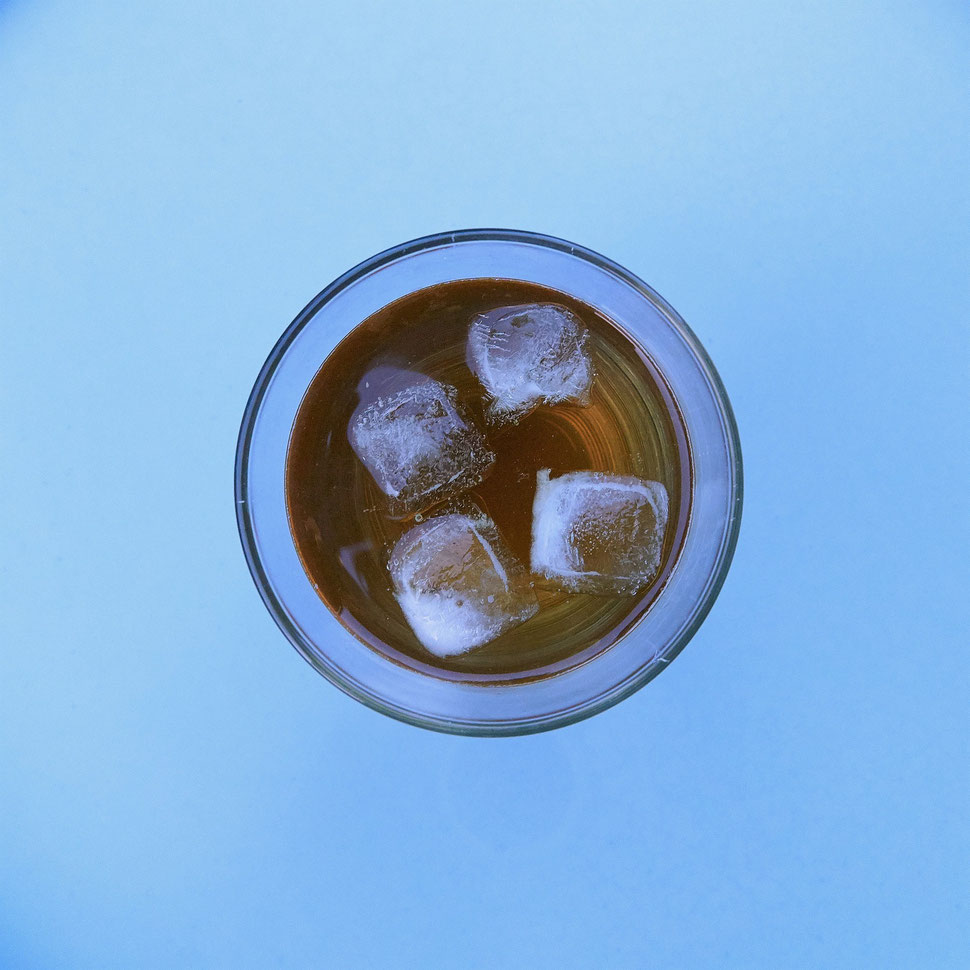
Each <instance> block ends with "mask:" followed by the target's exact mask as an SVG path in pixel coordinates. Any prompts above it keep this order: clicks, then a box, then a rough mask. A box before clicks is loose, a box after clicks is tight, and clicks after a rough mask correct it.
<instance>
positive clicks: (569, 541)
mask: <svg viewBox="0 0 970 970" xmlns="http://www.w3.org/2000/svg"><path fill="white" fill-rule="evenodd" d="M536 479H537V487H536V496H535V501H534V503H533V506H532V571H533V572H534V573H537V574H538V575H540V576H543V577H545V578H546V579H547V580H549V581H550V582H551V583H552V584H553V585H555V586H557V587H558V588H559V589H563V590H568V591H570V592H575V593H602V594H611V593H612V594H622V593H634V592H636V591H637V590H638V589H640V588H641V587H643V586H646V585H647V583H649V582H650V580H651V579H653V577H654V576H655V575H656V573H657V570H658V569H659V568H660V553H661V550H662V548H663V538H664V529H665V528H666V526H667V490H666V489H665V488H664V487H663V485H661V484H660V482H648V481H644V480H643V479H640V478H633V477H632V476H629V475H607V474H604V473H602V472H569V473H568V474H566V475H560V476H559V478H554V479H551V480H550V478H549V469H543V470H542V471H540V472H539V474H538V475H537V476H536Z"/></svg>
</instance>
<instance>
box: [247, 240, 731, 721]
mask: <svg viewBox="0 0 970 970" xmlns="http://www.w3.org/2000/svg"><path fill="white" fill-rule="evenodd" d="M470 242H500V243H501V242H508V243H518V244H527V245H533V246H539V247H542V248H544V249H551V250H554V251H558V252H561V253H563V254H565V255H567V256H572V257H575V258H578V259H582V260H585V261H586V262H588V263H591V264H592V265H593V266H595V267H597V268H599V269H601V270H603V271H605V272H607V273H608V274H610V275H612V276H614V277H616V278H618V279H619V280H620V281H622V282H624V283H626V284H627V285H628V286H630V287H632V288H633V289H634V290H636V291H638V292H639V293H640V295H641V296H643V297H644V298H646V300H647V301H648V302H650V303H652V304H653V305H654V306H655V307H656V308H657V310H659V311H660V313H661V314H662V315H663V316H665V317H666V318H667V319H668V321H669V322H670V323H671V324H672V325H673V327H674V328H675V329H676V330H677V331H678V334H679V336H680V337H681V339H682V340H683V341H684V342H685V344H686V345H687V347H688V348H689V350H690V352H691V354H692V356H693V357H694V358H695V362H696V364H697V365H698V366H699V368H700V370H701V371H702V372H703V375H704V377H705V379H706V381H707V383H708V384H709V387H710V390H711V393H712V397H713V398H714V400H715V402H716V407H717V410H718V412H719V414H720V417H721V418H722V422H723V428H724V432H725V438H726V444H727V449H726V455H727V459H728V466H729V468H728V475H729V485H730V491H729V494H730V497H731V503H730V507H729V510H728V521H727V525H726V529H725V531H724V534H723V535H722V538H721V542H720V545H719V548H718V551H717V554H716V556H715V557H714V559H713V562H712V565H711V571H710V578H709V581H708V583H707V585H706V588H705V589H704V592H703V594H702V596H701V598H700V599H699V601H698V603H697V606H696V607H695V609H694V611H693V614H692V616H691V620H690V622H689V623H688V624H687V625H686V626H685V627H684V628H683V629H682V630H681V632H680V634H679V635H678V636H677V638H676V640H675V641H672V642H671V643H670V644H668V645H667V647H666V648H665V649H664V651H663V657H662V660H663V662H662V663H653V662H648V663H645V664H644V665H643V666H642V667H641V668H640V669H639V670H636V671H634V672H633V673H632V674H631V675H630V676H629V677H628V678H626V679H625V680H623V681H621V682H619V683H617V684H616V685H614V687H613V688H612V689H610V690H606V691H604V692H603V693H601V694H599V695H597V696H595V697H593V698H591V699H587V700H584V701H581V702H579V703H577V704H575V705H573V706H572V707H567V708H564V709H560V710H556V711H553V712H549V713H547V714H542V715H530V716H527V717H522V718H510V719H507V720H502V721H495V722H491V721H467V722H463V721H453V720H442V719H436V718H434V717H429V716H427V715H423V714H421V713H418V712H415V711H411V710H408V709H407V708H406V707H403V706H399V705H396V704H394V703H391V702H389V701H388V699H387V698H385V697H383V696H381V695H379V694H376V693H371V692H369V691H368V690H367V689H365V688H364V687H363V685H361V684H359V683H357V682H356V681H354V680H352V679H350V678H348V677H346V676H343V675H342V673H341V671H339V669H335V668H334V667H333V666H325V665H323V664H321V663H319V662H318V660H317V658H316V657H314V656H312V655H310V654H309V653H308V652H307V650H306V649H304V647H303V646H302V634H301V632H300V631H299V629H298V628H297V626H296V625H295V624H294V622H293V621H292V620H291V619H290V617H289V616H288V615H287V611H286V609H285V608H284V606H283V603H282V602H281V601H280V598H279V596H278V595H277V593H276V591H275V589H274V588H273V585H272V583H271V582H270V578H269V576H268V575H267V573H266V570H265V569H264V567H263V563H262V561H261V557H260V554H259V550H258V546H257V541H256V534H255V528H254V523H253V519H252V513H251V510H250V502H249V459H250V452H251V447H252V442H253V435H254V431H255V427H256V418H257V415H258V413H259V409H260V406H261V404H262V402H263V399H264V397H265V395H266V393H267V390H268V388H269V385H270V383H271V380H272V378H273V375H274V373H275V372H276V370H277V368H278V366H279V364H280V362H281V361H282V359H283V357H284V356H285V354H286V352H287V350H288V349H289V347H290V345H291V344H292V343H293V342H294V340H295V339H296V337H297V336H298V335H299V334H300V333H301V331H302V330H303V329H304V327H305V326H306V325H307V324H308V323H309V322H310V321H311V320H312V319H313V317H314V316H315V315H316V313H317V312H318V311H319V310H320V309H321V308H322V307H323V306H325V305H326V304H327V303H329V302H330V301H331V300H333V299H334V298H335V297H336V296H337V295H338V294H339V293H341V292H342V291H344V290H346V289H347V288H349V287H350V286H352V285H353V284H354V283H356V282H357V281H358V280H360V279H362V278H363V277H365V276H368V275H369V274H371V273H373V272H374V271H375V270H378V269H380V268H381V267H383V266H386V265H388V264H390V263H393V262H396V261H397V260H400V259H402V258H403V257H407V256H413V255H415V254H418V253H421V252H423V251H427V250H433V249H436V248H440V247H442V246H447V245H457V244H461V243H470ZM321 363H322V362H321ZM661 369H662V368H661ZM234 490H235V506H236V524H237V528H238V531H239V538H240V542H241V545H242V548H243V554H244V556H245V558H246V562H247V565H248V567H249V571H250V574H251V576H252V579H253V582H254V584H255V586H256V588H257V590H258V592H259V594H260V597H261V598H262V600H263V603H264V605H265V606H266V608H267V610H268V611H269V613H270V615H271V616H272V617H273V620H274V622H275V623H276V625H277V626H278V627H279V629H280V630H281V632H282V633H283V634H284V635H285V636H286V638H287V639H288V640H289V641H290V643H291V644H292V645H293V646H294V648H295V649H296V650H297V651H298V652H299V653H300V655H301V656H302V657H303V658H304V659H305V660H306V661H307V662H308V663H309V664H310V665H311V666H312V667H313V668H314V669H315V670H316V671H317V672H318V673H321V674H323V676H325V677H326V678H327V679H328V680H329V681H330V682H331V683H333V684H334V685H335V686H336V687H338V688H339V689H340V690H342V691H343V692H344V693H346V694H348V695H349V696H351V697H353V698H354V699H355V700H358V701H360V702H361V703H363V704H365V705H367V706H368V707H370V708H372V709H374V710H377V711H379V712H380V713H382V714H386V715H388V716H390V717H393V718H395V719H397V720H400V721H403V722H405V723H409V724H412V725H415V726H418V727H424V728H428V729H431V730H435V731H440V732H443V733H449V734H461V735H477V736H509V735H523V734H532V733H537V732H540V731H547V730H551V729H553V728H557V727H563V726H566V725H568V724H572V723H575V722H577V721H580V720H583V719H585V718H587V717H591V716H593V715H594V714H598V713H600V712H601V711H603V710H606V709H607V708H609V707H612V706H613V705H614V704H617V703H619V702H620V701H621V700H624V699H625V698H627V697H629V696H630V695H631V694H633V693H635V692H636V691H637V690H639V689H640V688H641V687H643V686H644V685H646V684H647V683H649V682H650V681H651V680H652V679H653V678H654V677H655V676H656V675H657V674H658V673H659V672H660V671H661V670H662V669H664V668H665V667H666V666H668V665H669V663H670V661H672V660H673V659H674V658H675V657H676V656H677V655H678V654H679V653H680V652H681V650H683V648H684V647H685V646H686V645H687V643H688V642H689V641H690V640H691V639H692V637H693V636H694V634H695V633H696V632H697V630H698V628H699V627H700V626H701V624H702V623H703V622H704V620H705V618H706V617H707V615H708V613H709V612H710V610H711V608H712V606H713V605H714V602H715V600H716V599H717V596H718V594H719V593H720V590H721V588H722V586H723V584H724V581H725V579H726V577H727V573H728V570H729V567H730V565H731V561H732V559H733V556H734V551H735V548H736V545H737V540H738V534H739V531H740V525H741V510H742V504H743V466H742V457H741V445H740V439H739V436H738V430H737V423H736V420H735V417H734V412H733V409H732V407H731V403H730V400H729V399H728V396H727V392H726V390H725V388H724V385H723V382H722V381H721V378H720V376H719V374H718V372H717V369H716V368H715V366H714V364H713V362H712V361H711V358H710V356H709V355H708V353H707V351H706V350H705V349H704V346H703V345H702V344H701V342H700V341H699V340H698V338H697V336H696V335H695V334H694V332H693V330H691V328H690V326H689V325H688V324H687V323H686V322H685V321H684V320H683V318H682V317H681V316H680V314H679V313H677V311H676V310H675V309H674V308H673V307H672V306H670V305H669V304H668V303H667V301H666V300H664V299H663V297H661V296H660V295H659V294H658V293H657V292H656V291H655V290H653V288H652V287H650V286H649V285H648V284H647V283H645V282H644V281H643V280H641V279H640V278H639V277H638V276H636V275H634V274H633V273H631V272H630V271H629V270H627V269H626V268H625V267H623V266H621V265H620V264H618V263H616V262H615V261H613V260H611V259H609V258H607V257H605V256H603V255H601V254H600V253H597V252H595V251H594V250H591V249H589V248H587V247H585V246H581V245H578V244H576V243H572V242H569V241H568V240H565V239H560V238H558V237H555V236H549V235H545V234H542V233H537V232H531V231H525V230H517V229H463V230H454V231H451V232H441V233H434V234H431V235H427V236H421V237H418V238H416V239H411V240H408V241H407V242H403V243H400V244H398V245H396V246H392V247H390V248H389V249H385V250H383V251H382V252H379V253H377V254H375V255H373V256H371V257H369V258H367V259H365V260H363V261H362V262H360V263H358V264H357V265H356V266H354V267H352V268H351V269H349V270H347V271H346V272H345V273H343V274H341V275H340V276H338V277H337V278H336V279H335V280H333V282H331V283H330V284H328V285H327V286H326V287H324V289H323V290H321V291H320V292H319V293H318V294H317V295H316V296H315V297H314V298H313V299H312V300H310V302H309V303H307V305H306V306H305V307H304V308H303V309H302V310H301V311H300V312H299V313H298V314H297V316H296V317H295V318H294V319H293V321H292V323H290V325H289V326H288V327H287V328H286V329H285V330H284V331H283V333H282V334H281V335H280V337H279V339H278V340H277V341H276V343H275V344H274V346H273V348H272V350H271V351H270V353H269V354H268V356H267V358H266V360H265V362H264V363H263V366H262V368H261V369H260V371H259V374H258V375H257V377H256V380H255V383H254V384H253V388H252V390H251V392H250V394H249V397H248V400H247V402H246V407H245V409H244V411H243V416H242V421H241V424H240V429H239V435H238V438H237V444H236V457H235V469H234ZM634 633H635V631H630V633H629V634H627V635H628V636H632V635H634ZM361 648H362V649H369V648H367V647H365V646H364V645H363V644H361ZM482 689H485V690H490V689H495V688H491V687H484V688H482Z"/></svg>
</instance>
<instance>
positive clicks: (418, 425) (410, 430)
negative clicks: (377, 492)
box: [347, 371, 495, 515]
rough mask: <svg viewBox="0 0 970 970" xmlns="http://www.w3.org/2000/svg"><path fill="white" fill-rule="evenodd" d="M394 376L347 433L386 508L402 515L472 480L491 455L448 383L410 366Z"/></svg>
mask: <svg viewBox="0 0 970 970" xmlns="http://www.w3.org/2000/svg"><path fill="white" fill-rule="evenodd" d="M394 377H395V380H394V383H393V384H392V385H390V386H391V387H392V388H393V389H392V390H389V391H387V392H386V393H384V394H383V395H382V396H380V397H377V398H376V399H374V400H371V401H370V402H369V403H366V404H362V405H361V406H360V407H358V409H357V410H356V411H355V412H354V414H353V416H352V417H351V419H350V425H349V427H348V429H347V434H348V437H349V438H350V445H351V447H352V448H353V449H354V452H355V453H356V454H357V457H358V458H360V460H361V461H362V462H363V463H364V465H365V466H366V468H367V470H368V471H369V472H370V473H371V475H372V476H373V478H374V481H375V482H377V484H378V485H379V486H380V489H381V491H382V492H384V494H385V495H387V496H388V497H389V498H390V500H391V502H390V506H391V514H392V515H406V514H409V513H411V512H418V511H421V510H422V509H424V508H427V507H428V506H429V505H433V504H434V503H435V502H440V501H442V500H444V499H448V498H451V497H453V496H455V495H457V494H459V493H460V492H463V491H465V489H468V488H472V487H473V486H475V485H477V484H478V483H479V482H480V481H481V480H482V478H483V476H484V474H485V472H486V471H487V470H488V468H489V467H490V466H491V464H492V462H493V461H494V460H495V455H494V454H492V452H491V451H490V450H489V448H488V445H487V444H486V442H485V439H484V437H483V436H482V434H481V432H480V431H479V430H478V429H477V428H476V427H475V426H474V425H473V424H471V423H470V422H469V421H468V420H467V419H466V418H465V417H464V415H463V414H462V413H461V411H460V409H459V408H458V405H457V400H456V392H455V389H454V388H453V387H450V386H449V385H447V384H441V383H439V382H438V381H435V380H432V379H431V378H430V377H425V376H424V375H423V374H416V373H413V372H410V371H396V372H394ZM363 383H364V382H362V384H363ZM368 383H369V382H368Z"/></svg>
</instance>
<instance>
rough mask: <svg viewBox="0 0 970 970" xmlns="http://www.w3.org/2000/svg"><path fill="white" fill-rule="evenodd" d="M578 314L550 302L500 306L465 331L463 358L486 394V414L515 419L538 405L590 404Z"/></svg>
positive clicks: (582, 330)
mask: <svg viewBox="0 0 970 970" xmlns="http://www.w3.org/2000/svg"><path fill="white" fill-rule="evenodd" d="M586 339H587V333H586V328H585V327H584V326H583V325H582V323H581V322H580V320H579V318H578V317H576V316H575V314H573V313H571V312H570V311H569V310H567V309H566V308H565V307H561V306H556V305H555V304H552V303H528V304H524V305H522V306H506V307H499V308H498V309H497V310H489V311H488V312H487V313H482V314H480V315H479V316H477V317H476V318H475V319H474V320H473V321H472V324H471V327H470V328H469V331H468V347H467V354H466V358H467V362H468V366H469V368H470V369H471V370H472V372H473V373H474V374H475V376H476V377H477V378H478V379H479V380H480V381H481V382H482V385H483V386H484V387H485V390H486V391H487V393H488V396H489V399H490V400H489V407H488V417H489V419H490V420H492V421H494V422H496V423H504V422H507V421H517V420H518V419H519V418H520V417H521V416H522V415H523V414H525V413H526V412H528V411H530V410H531V409H532V408H534V407H536V405H538V404H562V403H564V402H567V401H568V402H570V403H573V404H589V389H590V386H591V385H592V383H593V365H592V362H591V361H590V358H589V353H588V352H587V350H586Z"/></svg>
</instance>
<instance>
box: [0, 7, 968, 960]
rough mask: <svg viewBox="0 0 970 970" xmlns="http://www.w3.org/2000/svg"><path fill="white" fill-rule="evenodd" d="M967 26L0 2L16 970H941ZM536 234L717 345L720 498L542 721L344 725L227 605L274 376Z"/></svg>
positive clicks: (264, 625)
mask: <svg viewBox="0 0 970 970" xmlns="http://www.w3.org/2000/svg"><path fill="white" fill-rule="evenodd" d="M968 50H970V15H968V12H967V7H966V6H965V4H963V3H960V2H957V0H949V2H947V0H924V2H916V0H912V2H903V0H884V2H862V0H838V2H813V3H778V2H777V0H764V2H743V3H740V4H737V3H735V4H725V3H720V2H688V3H663V4H661V3H656V2H649V3H611V2H605V0H599V2H596V3H593V2H584V3H575V2H564V0H556V2H529V0H516V2H511V3H479V4H464V3H453V2H449V3H440V4H435V3H431V2H424V3H386V4H383V3H375V2H371V0H363V2H360V0H358V2H355V3H353V4H351V3H341V4H339V5H336V4H334V5H328V4H326V3H309V2H307V3H278V4H254V3H238V2H233V3H230V2H218V0H215V2H206V3H198V2H192V3H188V2H174V0H164V2H162V0H139V2H136V3H130V2H121V0H115V2H87V3H83V4H78V3H68V2H66V0H60V2H58V0H12V2H10V0H8V2H6V3H2V4H0V161H2V165H3V171H2V178H0V244H2V249H0V255H2V267H0V314H2V322H3V330H2V339H0V415H2V417H0V435H2V436H0V441H2V445H0V447H2V454H0V508H2V521H0V530H2V532H0V546H2V557H0V579H2V587H0V588H2V592H0V640H2V650H0V966H2V967H3V968H17V970H20V968H53V967H58V968H60V967H71V968H113V967H119V968H122V967H123V968H128V967H139V968H153V967H182V966H185V967H216V968H219V967H227V968H228V967H231V968H248V967H258V968H261V967H295V968H302V967H322V966H330V967H351V968H357V967H379V968H383V967H406V968H410V967H415V968H419V967H420V968H425V967H435V968H436V967H448V968H450V967H462V968H464V967H470V968H479V967H481V968H490V967H506V966H508V967H557V968H558V967H566V968H572V967H576V968H586V967H598V966H606V967H637V968H639V967H662V968H680V967H683V968H697V967H765V968H779V967H783V968H797V967H811V968H817V967H826V968H832V967H880V968H881V967H890V966H891V967H934V968H946V967H964V966H967V965H968V961H970V931H968V927H970V914H968V912H967V909H968V907H967V899H968V896H970V885H968V872H970V844H968V829H967V814H968V797H967V796H968V790H970V774H968V765H970V750H968V747H970V746H968V736H970V725H968V717H967V699H968V686H970V667H968V659H967V653H968V636H967V615H966V608H965V606H964V605H963V603H965V601H966V586H967V546H968V540H970V528H968V527H970V515H968V503H967V478H968V472H970V466H968V458H967V441H968V430H970V429H968V420H967V382H968V376H970V373H968V372H970V368H968V366H967V365H968V361H970V353H968V351H970V345H968V312H970V287H968V266H970V178H968V173H970V137H968V130H970V127H968V126H970V107H968V106H970V83H968V75H967V70H966V67H967V57H968ZM481 225H497V226H509V227H516V228H524V229H534V230H538V231H541V232H546V233H550V234H554V235H559V236H564V237H566V238H568V239H572V240H575V241H577V242H580V243H582V244H584V245H587V246H589V247H591V248H593V249H596V250H599V251H600V252H602V253H604V254H606V255H608V256H610V257H612V258H613V259H616V260H617V261H619V262H620V263H622V264H624V265H625V266H627V267H629V268H630V269H631V270H633V271H634V272H635V273H637V274H639V275H640V276H642V277H643V278H645V279H646V280H647V281H648V282H649V283H650V284H651V285H653V286H654V287H655V288H656V289H657V290H658V291H659V292H660V293H662V294H663V295H664V296H665V297H666V298H667V299H668V300H670V301H671V303H672V304H673V305H674V306H675V307H677V309H678V310H679V311H680V312H681V313H682V314H683V315H684V316H685V318H686V319H687V320H688V321H689V322H690V323H691V325H692V326H693V327H694V329H695V330H696V332H697V333H698V334H699V336H700V338H701V339H702V341H704V343H705V344H706V346H707V348H708V350H709V351H710V352H711V355H712V356H713V358H714V360H715V362H716V364H717V366H718V367H719V369H720V372H721V374H722V376H723V378H724V381H725V383H726V385H727V388H728V391H729V393H730V395H731V397H732V400H733V403H734V405H735V409H736V412H737V417H738V423H739V426H740V431H741V436H742V442H743V446H744V452H745V461H746V486H747V488H746V508H745V518H744V523H743V526H742V532H741V540H740V544H739V546H738V551H737V557H736V559H735V563H734V567H733V569H732V571H731V573H730V575H729V577H728V580H727V583H726V585H725V587H724V590H723V592H722V594H721V597H720V599H719V601H718V603H717V604H716V606H715V608H714V610H713V612H712V613H711V615H710V617H709V619H708V621H707V622H706V624H705V625H704V627H703V628H702V629H701V631H700V632H699V633H698V635H697V636H696V637H695V639H694V641H693V642H692V644H691V645H690V646H689V647H688V649H687V650H686V651H685V652H684V653H683V655H682V656H681V657H680V658H679V659H678V660H677V661H676V663H675V664H674V665H673V666H672V667H671V668H670V669H669V670H668V671H667V672H665V673H664V674H663V675H662V676H661V677H660V678H659V679H657V680H656V681H654V682H653V683H651V684H650V685H649V687H647V688H646V689H645V690H643V691H642V692H640V693H639V694H638V695H636V696H635V697H633V698H631V699H630V700H628V701H626V702H624V703H623V704H621V705H620V706H619V707H616V708H614V709H612V710H611V711H609V712H607V713H605V714H603V715H601V716H598V717H596V718H594V719H592V720H590V721H587V722H584V723H582V724H579V725H576V726H573V727H570V728H567V729H564V730H561V731H558V732H553V733H551V734H547V735H542V736H537V737H529V738H519V739H511V740H501V741H482V740H475V739H471V740H466V739H461V738H453V737H444V736H438V735H435V734H431V733H428V732H424V731H420V730H417V729H414V728H410V727H407V726H405V725H402V724H398V723H396V722H394V721H391V720H389V719H386V718H383V717H381V716H379V715H377V714H374V713H372V712H371V711H369V710H367V709H365V708H364V707H361V706H359V705H358V704H356V703H354V702H353V701H351V700H349V699H347V698H345V697H344V696H343V695H342V694H340V693H339V692H338V691H337V690H335V689H334V688H332V687H330V686H329V685H328V684H327V683H326V682H325V681H324V680H322V679H321V678H320V677H318V676H317V675H316V674H315V673H314V672H313V671H312V670H311V669H310V668H309V667H308V666H307V665H306V664H305V663H304V662H303V661H302V660H301V659H300V658H299V656H298V655H297V654H296V652H295V651H293V650H292V649H291V648H290V646H289V645H288V644H287V643H286V641H285V640H284V639H283V637H282V636H281V635H280V634H279V633H278V632H277V630H276V628H275V627H274V625H273V623H272V621H271V619H270V617H269V615H268V614H267V613H266V611H265V610H264V608H263V606H262V604H261V602H260V600H259V598H258V596H257V594H256V592H255V590H254V588H253V586H252V583H251V582H250V579H249V575H248V573H247V570H246V567H245V564H244V561H243V557H242V554H241V551H240V549H239V543H238V540H237V536H236V526H235V521H234V515H233V499H232V464H233V455H234V447H235V438H236V432H237V428H238V423H239V419H240V417H241V414H242V410H243V406H244V404H245V401H246V397H247V395H248V393H249V389H250V387H251V384H252V382H253V380H254V378H255V376H256V374H257V372H258V370H259V367H260V366H261V364H262V362H263V360H264V358H265V356H266V354H267V353H268V351H269V350H270V348H271V346H272V345H273V343H274V341H275V340H276V338H277V336H278V335H279V333H280V332H281V331H282V330H283V328H284V327H285V326H286V325H287V324H288V323H289V321H290V320H291V319H292V317H293V316H294V315H295V314H296V312H297V311H298V310H299V309H300V308H301V307H302V306H303V305H304V304H305V303H306V302H307V301H308V300H309V299H310V298H311V297H312V296H313V295H314V294H316V293H317V292H318V291H319V290H320V289H322V287H323V286H324V285H325V284H326V283H328V282H329V281H330V280H331V279H333V278H334V277H335V276H337V275H339V274H340V273H341V272H343V271H344V270H346V269H348V268H349V267H350V266H352V265H353V264H355V263H357V262H358V261H359V260H361V259H363V258H365V257H367V256H369V255H371V254H372V253H374V252H376V251H378V250H381V249H384V248H386V247H387V246H390V245H393V244H395V243H397V242H400V241H402V240H405V239H408V238H410V237H414V236H418V235H422V234H425V233H428V232H434V231H438V230H443V229H451V228H461V227H468V226H481Z"/></svg>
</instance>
